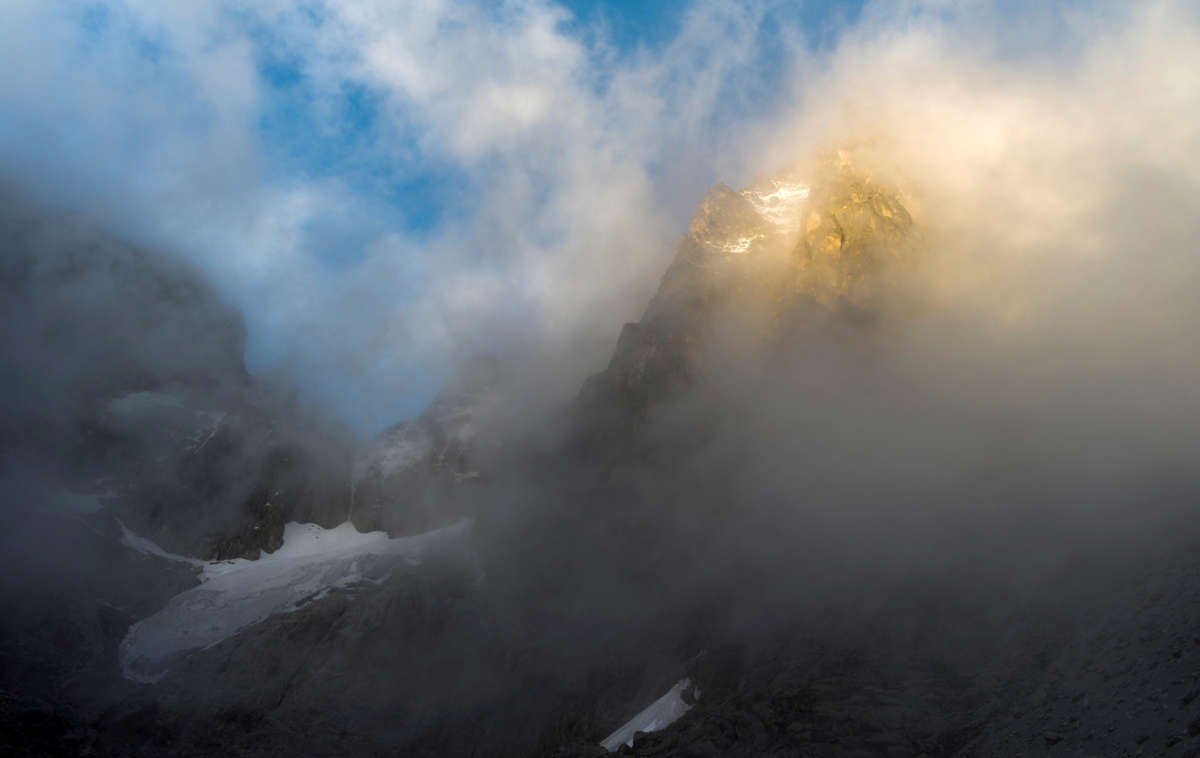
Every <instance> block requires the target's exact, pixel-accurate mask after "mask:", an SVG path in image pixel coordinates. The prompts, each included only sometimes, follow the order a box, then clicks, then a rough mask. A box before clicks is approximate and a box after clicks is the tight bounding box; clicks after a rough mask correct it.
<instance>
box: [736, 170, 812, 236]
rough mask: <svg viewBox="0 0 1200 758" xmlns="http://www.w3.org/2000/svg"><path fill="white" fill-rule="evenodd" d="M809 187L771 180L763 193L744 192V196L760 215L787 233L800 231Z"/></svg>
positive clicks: (754, 191)
mask: <svg viewBox="0 0 1200 758" xmlns="http://www.w3.org/2000/svg"><path fill="white" fill-rule="evenodd" d="M808 189H809V188H808V186H807V185H805V184H796V183H793V182H783V181H779V180H778V179H770V180H768V182H767V187H766V188H764V190H763V191H756V190H750V189H747V190H742V196H743V197H745V198H746V199H747V200H749V201H750V204H751V205H753V206H754V210H756V211H758V215H760V216H762V217H763V218H764V219H766V220H767V221H768V222H770V223H771V224H774V225H775V226H777V227H779V228H781V229H782V230H783V231H785V232H787V233H789V234H790V233H793V232H796V231H799V230H800V227H801V226H802V225H803V220H804V214H803V212H802V211H803V210H804V203H805V201H806V200H808Z"/></svg>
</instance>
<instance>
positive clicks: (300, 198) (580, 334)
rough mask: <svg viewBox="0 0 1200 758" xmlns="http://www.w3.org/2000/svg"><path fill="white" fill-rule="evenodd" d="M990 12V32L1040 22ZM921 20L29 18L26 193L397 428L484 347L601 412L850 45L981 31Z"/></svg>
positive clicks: (16, 95)
mask: <svg viewBox="0 0 1200 758" xmlns="http://www.w3.org/2000/svg"><path fill="white" fill-rule="evenodd" d="M973 5H975V6H978V7H979V8H982V10H981V11H979V12H978V13H974V11H973V12H972V13H973V14H974V15H975V16H976V17H977V19H978V20H977V21H976V22H974V23H970V24H966V28H969V29H971V30H973V32H972V33H979V29H994V28H999V27H998V26H997V24H996V23H995V21H996V19H998V18H1004V17H1005V14H1007V13H1010V12H1012V11H1013V9H1014V8H1018V7H1024V5H1025V4H1023V3H1020V2H1017V0H1012V2H996V3H986V2H979V3H974V4H973ZM1071 5H1075V3H1072V4H1071ZM896 7H897V6H896V4H891V3H888V4H880V7H879V8H875V9H873V10H872V9H870V8H869V9H867V10H864V9H863V7H862V4H861V2H858V1H857V0H829V1H827V2H817V1H815V0H814V1H812V2H803V1H800V0H797V1H795V2H788V1H787V0H745V2H740V3H738V2H734V3H730V2H716V1H715V0H695V1H693V2H679V1H678V0H669V1H667V2H661V3H648V2H625V1H621V2H601V1H600V0H565V2H563V3H562V4H559V3H555V2H550V0H510V1H507V2H498V3H485V2H478V1H477V0H423V1H422V2H411V3H395V2H389V1H388V0H340V1H339V2H333V1H332V0H308V1H304V2H294V1H286V0H259V1H258V2H250V1H249V0H194V1H193V2H188V3H178V4H176V3H161V2H157V0H95V1H94V2H90V3H79V2H73V1H71V0H10V1H9V2H7V3H5V4H4V7H3V8H0V50H3V51H4V55H5V57H6V63H7V65H6V66H5V67H4V70H5V73H4V74H2V75H0V173H2V175H3V176H4V178H5V179H6V180H7V181H10V182H16V183H18V184H20V185H22V186H24V187H26V188H27V189H28V191H29V192H30V193H31V194H33V195H34V196H36V197H39V198H41V199H42V200H43V201H45V202H47V203H50V204H53V205H59V206H65V207H69V208H72V209H75V210H80V211H83V212H85V213H87V214H90V215H93V216H95V217H96V218H97V219H99V220H101V221H102V222H103V223H104V224H106V225H108V226H109V227H111V228H112V229H113V231H114V232H116V233H117V234H120V235H122V236H124V237H127V238H129V239H131V240H133V241H135V242H143V243H146V244H153V245H156V246H159V247H163V248H166V249H169V250H172V251H174V252H175V253H177V254H180V255H183V256H185V257H188V258H190V259H192V260H194V261H195V262H197V263H198V264H199V265H200V266H201V267H202V268H203V269H204V270H205V271H206V272H207V273H208V275H209V276H211V278H212V279H213V280H214V282H216V284H217V285H218V286H219V287H220V289H221V291H222V292H223V293H225V296H226V297H228V298H229V300H230V301H232V302H233V303H234V304H236V305H237V306H238V307H239V308H240V309H241V310H242V312H243V313H244V315H245V318H246V321H247V325H248V328H249V333H250V344H249V349H248V355H247V359H248V363H249V364H250V366H251V367H252V369H253V370H256V371H264V370H267V369H269V368H272V367H277V368H278V369H280V370H283V371H285V372H288V373H289V374H290V375H291V376H293V377H294V378H295V380H296V381H297V382H299V383H300V385H301V388H302V389H303V390H304V391H305V392H306V393H307V394H308V396H309V397H311V398H312V399H314V400H317V401H320V402H322V403H324V404H326V405H328V406H329V407H330V408H332V409H333V410H334V412H335V413H337V414H338V415H339V416H340V417H341V418H342V419H344V420H345V421H346V422H347V423H349V424H350V425H351V426H352V427H353V428H354V429H356V430H358V431H359V432H361V433H362V434H364V435H370V434H372V433H374V432H376V431H378V430H379V429H381V428H383V427H384V426H386V425H388V424H390V423H392V422H394V421H396V420H397V419H399V418H402V417H404V416H407V415H411V414H413V413H415V412H417V411H419V410H420V409H421V408H422V407H423V406H424V404H425V403H427V402H428V400H429V399H430V397H431V396H432V394H433V393H434V392H435V391H436V388H437V387H438V386H439V384H440V383H441V382H442V381H443V380H444V378H445V376H446V375H447V374H448V373H450V372H452V371H453V366H454V365H455V363H456V361H458V360H460V359H462V358H463V357H465V356H466V355H468V354H470V353H471V352H476V351H481V350H491V351H498V352H501V353H504V354H507V355H510V356H519V360H521V361H533V362H538V361H542V362H544V368H543V369H541V370H544V371H553V372H555V373H556V374H561V377H562V381H561V387H562V392H563V394H564V397H565V396H567V395H569V394H570V393H571V392H573V390H574V388H577V387H578V383H579V381H580V380H581V379H582V378H583V376H585V375H586V374H587V373H588V372H589V371H593V370H596V369H598V368H599V367H601V366H602V365H603V363H604V361H605V360H606V358H607V353H608V351H609V350H611V347H612V342H613V340H614V339H615V336H616V333H617V332H618V330H619V328H620V325H621V323H622V322H623V321H626V320H630V319H635V318H636V317H637V315H638V314H639V312H640V310H641V308H642V307H643V306H644V303H645V302H646V299H647V298H648V297H649V295H650V294H651V293H652V291H653V288H654V286H655V284H656V282H657V279H658V277H659V275H660V274H661V271H662V270H663V269H664V268H665V266H666V264H667V263H668V262H669V260H670V256H671V251H672V248H673V245H674V241H675V239H676V238H677V236H678V235H679V234H680V232H681V231H682V230H683V228H684V227H685V225H686V222H687V219H688V216H689V215H690V212H691V209H692V208H693V207H694V205H695V204H696V202H697V201H698V200H699V199H700V198H701V197H702V196H703V194H704V192H705V191H706V190H707V188H708V187H709V186H711V185H712V184H714V183H715V182H717V181H721V180H724V181H728V182H730V183H734V184H736V183H738V182H745V181H748V180H749V179H750V178H752V176H753V175H754V174H756V173H758V172H761V171H764V170H773V169H774V168H778V163H779V162H781V160H782V159H783V155H784V152H782V151H781V150H778V149H776V150H767V149H764V148H763V145H764V143H771V144H776V143H779V142H780V140H781V137H780V135H783V134H788V133H792V132H794V131H795V129H794V128H793V127H792V126H790V124H791V123H792V122H793V121H794V120H795V119H796V118H798V117H799V116H800V115H802V113H803V109H804V107H805V101H806V98H807V97H810V96H811V95H810V94H809V93H810V92H811V91H813V89H814V87H815V88H819V86H820V82H821V77H823V76H825V75H826V74H827V73H828V71H829V68H830V64H831V61H835V60H838V59H837V57H836V55H837V51H838V50H839V49H840V48H841V47H842V46H844V45H846V44H848V43H847V40H850V41H851V43H852V44H864V41H869V40H873V39H874V40H878V39H889V36H888V35H896V34H900V33H901V32H903V33H904V34H910V27H912V26H913V24H914V23H915V21H919V20H921V19H925V20H927V21H928V22H929V26H928V29H932V30H934V32H930V33H936V31H937V29H938V25H940V24H947V23H949V24H951V25H952V24H954V23H960V22H961V18H960V17H963V16H964V14H961V13H958V12H957V11H952V10H947V8H948V7H949V6H947V5H946V4H945V3H941V2H936V1H935V0H927V1H926V2H914V3H911V4H906V5H905V6H904V8H905V10H903V11H902V12H901V11H896V10H895V8H896ZM1064 7H1066V4H1064ZM881 8H882V9H881ZM1022 12H1023V13H1026V14H1027V15H1029V16H1030V17H1031V18H1038V19H1040V18H1041V16H1045V15H1046V14H1047V13H1049V14H1050V17H1049V20H1045V19H1042V20H1038V21H1037V22H1036V23H1032V24H1028V25H1026V26H1027V27H1028V29H1027V31H1028V32H1029V33H1028V34H1026V33H1025V31H1026V27H1020V29H1021V30H1022V31H1021V32H1020V33H1019V34H1017V33H1015V32H1011V31H1010V32H1009V34H1010V37H1011V36H1012V35H1014V34H1015V35H1016V36H1015V37H1013V39H1012V40H1010V42H1008V43H1004V42H1001V44H1007V45H1008V46H1009V48H1011V49H1020V48H1021V47H1022V46H1023V45H1025V46H1029V45H1032V46H1034V47H1038V48H1045V47H1046V46H1047V45H1050V44H1051V43H1050V42H1048V40H1057V39H1059V38H1062V39H1066V38H1067V37H1068V36H1069V35H1066V34H1064V33H1063V28H1062V24H1061V18H1060V17H1059V16H1057V15H1055V14H1054V13H1052V12H1047V11H1037V10H1036V5H1032V4H1031V5H1029V8H1028V9H1026V10H1025V11H1022ZM956 14H957V15H956ZM946 18H949V19H951V21H950V22H946V21H945V19H946ZM956 18H958V19H959V21H954V19H956ZM962 23H965V22H962ZM1005 28H1008V27H1005ZM1014 28H1016V27H1014ZM1039 30H1040V31H1041V36H1039V34H1038V31H1039ZM954 34H958V35H959V36H964V35H965V32H964V31H963V30H962V29H957V30H955V31H954ZM988 34H989V35H991V34H992V33H991V32H988ZM952 36H953V35H947V37H952ZM910 37H911V38H912V39H919V35H912V34H910ZM997 38H998V37H997V36H996V35H992V36H991V37H987V39H989V40H991V41H993V42H994V41H995V39H997ZM905 39H909V38H908V37H906V38H905ZM1054 44H1057V42H1055V43H1054ZM555 356H556V357H555ZM531 365H532V364H531ZM538 365H543V364H542V363H539V364H538Z"/></svg>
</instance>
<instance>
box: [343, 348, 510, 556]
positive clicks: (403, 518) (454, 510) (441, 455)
mask: <svg viewBox="0 0 1200 758" xmlns="http://www.w3.org/2000/svg"><path fill="white" fill-rule="evenodd" d="M499 370H500V368H499V364H498V363H497V362H496V361H494V360H492V359H489V358H479V359H476V360H475V361H473V362H471V364H470V365H469V366H468V367H467V368H466V369H465V370H464V371H463V373H462V375H461V376H460V377H459V378H458V379H457V380H456V381H455V382H453V383H452V384H451V386H450V387H449V388H447V389H446V391H444V392H442V393H441V394H439V395H438V396H437V397H436V398H434V400H433V402H432V403H430V405H429V407H428V408H427V409H426V410H425V411H424V412H423V413H422V414H421V415H420V416H418V417H417V418H415V419H412V420H410V421H404V422H402V423H399V424H396V425H395V426H392V427H391V428H389V429H387V430H386V431H384V432H383V433H382V434H381V435H379V437H378V438H377V439H376V440H375V441H374V442H372V443H371V445H370V446H368V447H367V449H366V450H364V451H363V452H362V453H361V454H360V455H359V456H358V458H357V460H356V461H355V463H354V472H353V488H352V489H353V492H352V506H351V513H350V518H351V521H353V522H354V525H355V526H356V527H357V528H358V529H360V530H362V531H374V530H382V531H386V532H388V533H390V534H393V535H401V534H413V533H415V532H420V531H424V530H426V529H431V528H434V527H437V526H441V525H444V524H447V523H449V522H451V521H453V520H454V519H455V518H457V517H458V516H460V515H462V507H463V500H464V498H465V497H467V496H468V495H469V493H470V491H471V490H472V488H473V487H474V485H475V484H477V483H478V482H479V481H480V479H481V478H482V476H483V472H482V470H481V469H482V468H483V467H482V466H481V463H480V457H481V456H480V455H479V449H480V445H481V442H480V439H479V436H480V427H481V426H486V424H484V423H482V422H483V419H484V418H485V417H486V416H487V415H488V413H489V410H490V407H491V403H492V401H493V399H494V389H495V384H496V381H497V377H498V374H499Z"/></svg>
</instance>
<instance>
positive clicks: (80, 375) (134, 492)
mask: <svg viewBox="0 0 1200 758" xmlns="http://www.w3.org/2000/svg"><path fill="white" fill-rule="evenodd" d="M2 207H3V211H2V212H0V249H2V251H3V255H2V256H0V292H2V293H3V298H2V299H0V330H2V332H0V350H2V351H3V354H2V356H0V357H2V359H3V361H4V365H5V367H6V369H7V370H6V371H5V374H4V386H3V387H2V388H0V390H2V391H0V398H2V400H0V402H2V403H3V404H4V406H3V414H2V418H3V423H2V426H0V457H3V459H4V460H5V462H6V463H7V464H8V466H7V468H8V469H9V470H11V471H14V472H22V471H28V470H30V469H37V470H39V471H42V472H43V473H44V474H45V475H46V476H47V478H49V479H51V480H53V481H56V482H58V483H60V484H62V485H63V486H64V487H66V488H68V489H74V490H78V491H80V492H83V493H86V494H88V495H94V496H96V497H98V498H100V499H101V500H103V501H104V502H105V503H107V504H108V505H109V507H110V509H111V510H112V511H113V512H115V513H117V514H118V515H120V517H121V518H123V519H124V520H125V521H126V522H127V523H128V525H129V526H130V527H131V528H134V529H135V530H136V531H138V532H140V533H142V534H145V535H147V536H149V537H152V538H153V539H155V540H157V541H159V542H160V543H161V544H162V545H163V547H165V548H167V549H169V550H173V551H176V552H180V553H185V554H189V555H194V556H198V557H202V558H208V557H233V556H237V555H248V556H252V555H254V554H256V553H257V552H258V551H259V550H263V549H266V550H270V549H273V548H274V547H277V546H278V541H279V530H280V527H281V526H282V523H283V521H285V520H290V519H302V520H314V521H320V522H322V523H337V522H340V521H342V520H344V519H345V515H346V513H347V511H348V508H349V491H348V482H349V461H350V457H351V451H350V444H349V439H348V437H347V436H346V435H344V434H342V433H341V432H340V431H339V430H338V429H337V427H336V426H335V425H333V424H331V423H329V422H327V421H325V420H323V419H321V418H319V417H316V416H314V415H312V414H310V413H301V412H299V409H298V408H296V407H295V405H294V403H292V404H291V405H289V401H288V399H287V398H288V393H287V392H286V391H284V390H283V388H281V387H273V386H270V385H269V384H266V383H264V382H262V381H258V380H255V379H253V378H251V377H250V376H249V375H248V374H247V372H246V369H245V367H244V364H243V356H242V354H243V351H244V349H245V330H244V328H243V326H242V323H241V319H240V317H239V316H238V314H237V313H236V311H234V309H233V308H232V307H230V306H229V305H227V304H225V303H224V302H222V301H221V299H220V298H219V297H218V296H217V294H216V292H215V291H214V290H213V289H212V288H211V287H210V286H209V285H208V284H207V283H206V282H205V280H204V278H203V277H202V276H201V275H200V273H199V272H198V271H196V270H194V269H192V268H191V267H190V266H188V265H186V264H185V263H184V262H183V261H181V260H177V259H175V258H173V257H171V256H169V255H165V254H162V253H158V252H154V251H150V250H146V249H142V248H138V247H135V246H131V245H127V244H124V243H122V242H120V241H117V240H114V239H113V238H111V237H110V236H108V235H106V234H105V233H104V232H103V230H101V229H98V228H97V227H95V226H94V225H92V224H90V223H88V222H87V221H85V220H82V219H79V218H76V217H71V216H66V215H63V214H56V213H49V212H43V211H39V210H37V209H33V208H30V207H28V206H26V205H24V204H22V203H20V202H19V201H17V200H15V199H13V198H5V199H4V202H3V203H2Z"/></svg>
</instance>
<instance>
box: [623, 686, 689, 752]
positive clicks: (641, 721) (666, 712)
mask: <svg viewBox="0 0 1200 758" xmlns="http://www.w3.org/2000/svg"><path fill="white" fill-rule="evenodd" d="M691 686H692V680H691V679H680V680H679V681H678V682H676V683H675V686H674V687H672V688H671V689H670V690H668V691H667V694H665V695H663V696H662V697H660V698H659V699H658V700H655V701H654V702H653V703H651V704H650V705H648V706H647V707H646V709H645V710H643V711H642V712H641V713H639V714H638V715H636V716H634V717H633V718H631V719H630V720H629V721H627V722H626V723H625V725H624V726H622V727H621V728H620V729H618V730H617V731H615V732H613V733H612V734H610V735H608V736H607V737H605V738H604V740H603V741H601V743H600V746H601V747H603V748H604V749H605V750H607V751H608V752H610V753H613V752H616V751H617V750H619V749H620V748H621V745H629V746H632V745H633V736H634V734H636V733H637V732H657V731H658V730H660V729H666V728H667V727H668V726H670V725H671V724H673V723H675V721H676V720H678V719H679V717H680V716H682V715H683V714H685V713H687V712H688V711H689V710H691V708H692V706H690V705H688V703H687V702H686V701H684V699H683V693H685V692H687V690H688V688H689V687H691ZM699 694H700V693H699V691H698V690H693V695H694V696H695V697H698V696H699Z"/></svg>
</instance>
